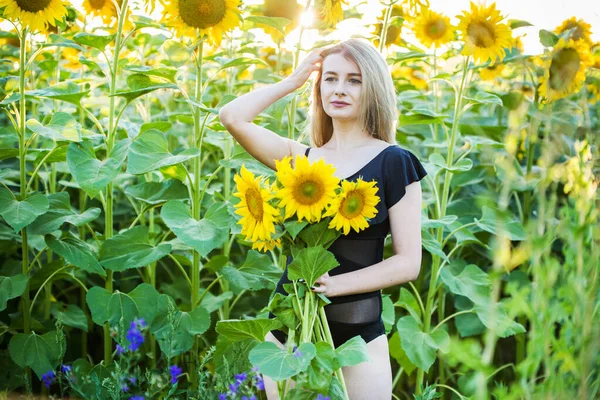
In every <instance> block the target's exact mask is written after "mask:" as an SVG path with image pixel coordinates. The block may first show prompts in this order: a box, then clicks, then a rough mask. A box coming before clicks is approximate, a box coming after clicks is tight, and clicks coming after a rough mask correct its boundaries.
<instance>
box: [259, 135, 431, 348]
mask: <svg viewBox="0 0 600 400" xmlns="http://www.w3.org/2000/svg"><path fill="white" fill-rule="evenodd" d="M310 149H311V148H310V147H309V148H308V149H306V153H305V155H306V156H308V152H309V151H310ZM359 174H360V175H359ZM425 175H427V171H425V168H423V165H422V164H421V163H420V162H419V160H418V158H417V157H416V156H415V155H414V154H413V153H411V152H410V151H408V150H405V149H403V148H401V147H400V146H398V145H390V146H388V147H386V148H385V149H384V150H382V151H381V152H380V153H379V154H377V155H376V156H375V157H374V158H373V159H372V160H371V161H369V162H368V163H367V164H366V165H365V166H363V167H362V168H361V169H360V170H358V171H356V172H355V173H354V174H352V175H350V176H349V177H347V178H345V180H347V181H355V180H356V179H350V178H354V177H358V176H360V177H361V178H362V179H363V180H365V181H372V180H376V181H377V187H378V188H379V190H378V191H377V193H376V194H377V196H379V197H380V202H379V203H378V204H377V205H376V208H377V214H376V215H375V217H374V218H372V219H371V220H370V221H369V227H368V228H367V229H364V230H362V231H360V232H358V233H357V232H356V231H355V230H354V229H351V230H350V233H349V234H348V235H343V234H342V235H341V236H340V237H339V238H338V239H337V240H336V241H335V242H333V244H332V245H331V246H330V247H329V248H328V249H327V250H329V251H330V252H332V253H333V254H334V256H335V258H336V260H337V261H338V262H339V265H338V266H337V267H335V268H333V269H332V270H331V271H329V275H330V276H334V275H339V274H344V273H347V272H352V271H356V270H359V269H362V268H365V267H368V266H371V265H373V264H376V263H378V262H380V261H382V260H383V247H384V242H385V238H386V237H387V235H388V233H389V232H390V222H389V218H388V212H387V210H388V209H389V208H391V207H392V206H393V205H394V204H396V203H397V202H398V201H399V200H400V199H401V198H402V197H403V196H404V194H405V192H406V191H405V187H406V186H407V185H409V184H410V183H412V182H415V181H419V180H421V179H422V178H423V177H424V176H425ZM291 262H292V257H291V256H288V257H287V263H286V268H285V271H284V273H283V275H282V277H281V279H280V280H279V283H278V284H277V287H276V288H275V292H278V293H281V294H283V295H284V296H287V292H286V291H285V290H284V289H283V284H285V283H291V281H290V280H289V279H288V277H287V266H288V265H289V264H290V263H291ZM275 292H273V293H272V294H271V298H272V296H274V294H275ZM329 300H331V304H328V305H326V306H325V307H324V310H325V313H326V315H327V322H328V324H329V329H330V330H331V336H332V338H333V342H334V344H335V347H336V348H337V347H339V346H340V345H342V344H343V343H344V342H346V341H347V340H349V339H351V338H353V337H354V336H356V335H360V336H361V337H362V338H363V339H364V341H365V342H367V343H368V342H370V341H371V340H373V339H375V338H377V337H378V336H380V335H384V334H385V327H384V324H383V319H382V317H381V312H382V301H381V290H377V291H374V292H367V293H358V294H351V295H348V296H337V297H331V298H329ZM269 318H270V319H272V318H275V315H274V314H273V313H271V312H269ZM271 333H272V334H273V335H274V336H275V337H276V338H277V339H278V340H279V341H280V342H281V343H285V342H286V338H287V334H286V333H285V332H283V331H281V330H273V331H271Z"/></svg>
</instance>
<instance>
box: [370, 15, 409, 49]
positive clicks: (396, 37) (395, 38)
mask: <svg viewBox="0 0 600 400" xmlns="http://www.w3.org/2000/svg"><path fill="white" fill-rule="evenodd" d="M385 13H386V9H385V8H384V9H383V11H382V13H381V15H380V16H379V20H380V21H383V20H384V19H385ZM404 14H405V12H404V8H403V7H402V6H392V12H391V14H390V16H391V17H403V16H404ZM401 29H402V27H400V26H396V25H392V24H390V25H389V26H388V30H387V33H386V34H385V45H386V46H389V45H391V44H397V45H400V44H401V43H402V39H401V37H400V33H401ZM382 30H383V22H378V23H376V24H375V33H374V35H375V36H377V38H375V39H373V44H375V46H377V47H379V39H380V38H381V31H382Z"/></svg>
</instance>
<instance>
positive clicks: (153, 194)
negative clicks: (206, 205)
mask: <svg viewBox="0 0 600 400" xmlns="http://www.w3.org/2000/svg"><path fill="white" fill-rule="evenodd" d="M125 194H126V195H128V196H131V197H133V198H134V199H137V200H140V201H143V202H144V203H148V204H160V203H164V202H166V201H169V200H188V199H189V198H190V195H189V191H188V188H187V186H185V185H184V184H183V183H181V182H180V181H178V180H177V179H167V180H166V181H163V182H143V183H140V184H138V185H134V186H127V187H126V188H125Z"/></svg>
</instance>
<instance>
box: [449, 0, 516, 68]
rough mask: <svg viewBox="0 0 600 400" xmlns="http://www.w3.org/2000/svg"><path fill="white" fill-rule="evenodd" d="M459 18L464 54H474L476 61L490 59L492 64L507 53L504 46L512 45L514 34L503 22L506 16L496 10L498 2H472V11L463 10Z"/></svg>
mask: <svg viewBox="0 0 600 400" xmlns="http://www.w3.org/2000/svg"><path fill="white" fill-rule="evenodd" d="M457 18H458V19H459V20H460V23H459V24H458V30H459V32H461V36H462V40H463V41H464V42H465V44H464V46H463V50H462V54H464V55H466V56H470V55H472V56H473V59H474V60H475V62H485V61H487V60H490V61H491V63H492V64H494V63H495V62H496V61H497V60H498V59H502V58H503V57H504V56H505V55H506V52H505V50H504V48H505V47H510V44H511V40H512V34H511V30H510V28H509V27H508V25H506V24H505V23H503V22H501V21H502V20H503V19H504V17H503V16H501V15H500V11H498V10H496V3H492V4H491V5H490V6H489V7H486V6H485V5H483V4H480V5H476V4H475V3H473V2H471V12H468V11H463V15H458V16H457Z"/></svg>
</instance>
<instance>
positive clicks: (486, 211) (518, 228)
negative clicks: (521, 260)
mask: <svg viewBox="0 0 600 400" xmlns="http://www.w3.org/2000/svg"><path fill="white" fill-rule="evenodd" d="M481 209H482V214H483V215H482V217H481V219H480V220H478V219H477V218H473V220H474V221H475V223H476V224H477V226H478V227H480V228H481V229H483V230H484V231H487V232H490V233H493V234H494V235H499V234H500V229H502V232H504V233H505V234H507V235H508V238H509V239H510V240H525V230H524V229H523V225H522V224H521V222H520V221H518V220H516V219H514V218H512V217H510V216H509V215H505V216H502V215H501V212H500V211H499V210H494V209H492V208H490V207H488V206H482V208H481Z"/></svg>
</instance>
